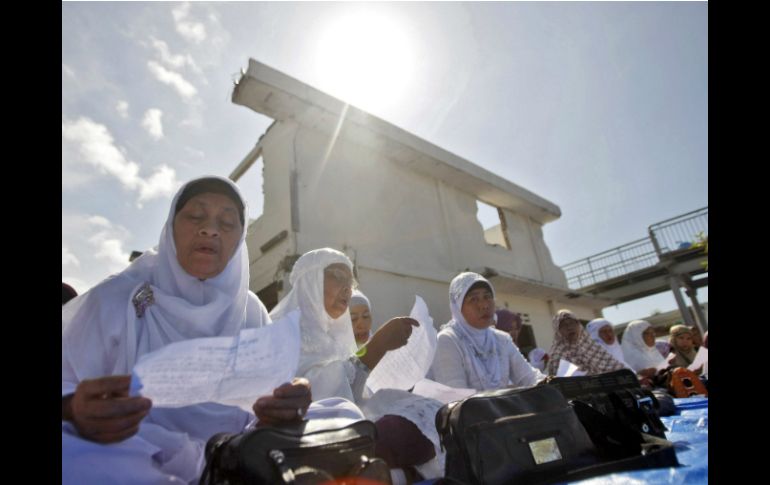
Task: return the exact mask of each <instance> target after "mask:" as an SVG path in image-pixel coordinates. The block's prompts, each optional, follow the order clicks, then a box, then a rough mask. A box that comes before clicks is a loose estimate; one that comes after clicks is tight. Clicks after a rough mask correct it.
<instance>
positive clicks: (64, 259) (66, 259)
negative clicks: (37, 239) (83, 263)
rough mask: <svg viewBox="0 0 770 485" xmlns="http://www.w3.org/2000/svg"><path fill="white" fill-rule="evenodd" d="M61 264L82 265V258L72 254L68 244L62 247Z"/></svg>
mask: <svg viewBox="0 0 770 485" xmlns="http://www.w3.org/2000/svg"><path fill="white" fill-rule="evenodd" d="M61 265H62V266H68V265H72V266H80V260H79V259H78V258H77V256H75V255H74V254H72V252H71V251H70V250H69V248H68V247H67V246H62V247H61Z"/></svg>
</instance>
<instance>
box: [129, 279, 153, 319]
mask: <svg viewBox="0 0 770 485" xmlns="http://www.w3.org/2000/svg"><path fill="white" fill-rule="evenodd" d="M131 302H132V303H133V304H134V309H135V310H136V318H142V317H143V316H144V312H145V311H146V310H147V308H148V307H149V306H150V305H152V304H153V303H155V297H154V295H153V294H152V288H150V284H149V283H146V282H145V283H144V284H143V285H142V286H141V287H140V288H139V290H137V292H136V294H135V295H134V297H133V298H132V299H131Z"/></svg>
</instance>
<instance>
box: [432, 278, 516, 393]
mask: <svg viewBox="0 0 770 485" xmlns="http://www.w3.org/2000/svg"><path fill="white" fill-rule="evenodd" d="M479 281H482V282H484V283H486V284H487V285H489V288H490V290H492V296H494V295H495V289H494V287H493V286H492V283H490V282H489V281H487V279H486V278H484V277H483V276H481V275H480V274H477V273H471V272H465V273H460V274H459V275H457V276H455V278H454V279H453V280H452V282H451V283H450V284H449V308H450V311H451V312H452V319H451V320H450V321H449V322H447V323H446V325H444V327H443V328H447V327H448V328H451V329H452V330H453V331H454V333H455V334H456V335H457V337H458V338H459V340H460V342H462V345H463V349H464V354H465V355H466V356H467V357H468V361H469V362H470V363H471V371H472V372H473V373H474V374H475V375H476V378H477V379H478V380H479V381H480V382H481V383H482V385H483V386H482V389H498V388H500V387H501V385H504V384H506V383H503V382H502V370H501V369H500V357H499V354H500V350H499V349H498V348H497V338H495V334H494V331H493V330H492V328H491V327H487V328H484V329H478V328H475V327H473V326H471V325H470V324H469V323H468V322H466V321H465V318H464V317H463V313H462V307H463V300H464V299H465V294H466V293H468V290H469V289H470V288H471V286H473V285H474V284H475V283H477V282H479Z"/></svg>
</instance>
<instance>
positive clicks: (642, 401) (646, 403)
mask: <svg viewBox="0 0 770 485" xmlns="http://www.w3.org/2000/svg"><path fill="white" fill-rule="evenodd" d="M636 407H638V408H639V409H641V410H643V411H649V410H651V409H653V407H654V406H653V404H652V398H651V397H649V396H646V397H642V398H639V399H637V400H636Z"/></svg>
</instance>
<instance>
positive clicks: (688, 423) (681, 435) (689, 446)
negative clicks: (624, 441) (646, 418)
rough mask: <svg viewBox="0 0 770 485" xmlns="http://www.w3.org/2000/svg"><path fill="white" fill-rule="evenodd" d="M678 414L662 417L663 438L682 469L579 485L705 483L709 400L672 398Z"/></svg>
mask: <svg viewBox="0 0 770 485" xmlns="http://www.w3.org/2000/svg"><path fill="white" fill-rule="evenodd" d="M674 404H675V405H676V409H677V414H675V415H673V416H666V417H663V418H661V420H662V421H663V424H665V425H666V428H668V431H667V432H666V438H668V439H669V440H670V441H672V442H673V443H674V445H675V450H676V457H677V459H678V460H679V463H680V464H681V466H679V467H670V468H656V469H653V470H643V471H636V472H626V473H613V474H611V475H605V476H602V477H596V478H591V479H589V480H582V481H580V482H575V483H579V484H580V485H619V484H621V483H622V484H631V485H636V484H648V483H654V484H658V483H661V484H671V485H674V484H684V483H686V484H688V485H689V484H695V485H699V484H707V483H708V471H709V463H708V450H709V410H708V398H704V397H689V398H684V399H674Z"/></svg>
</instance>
